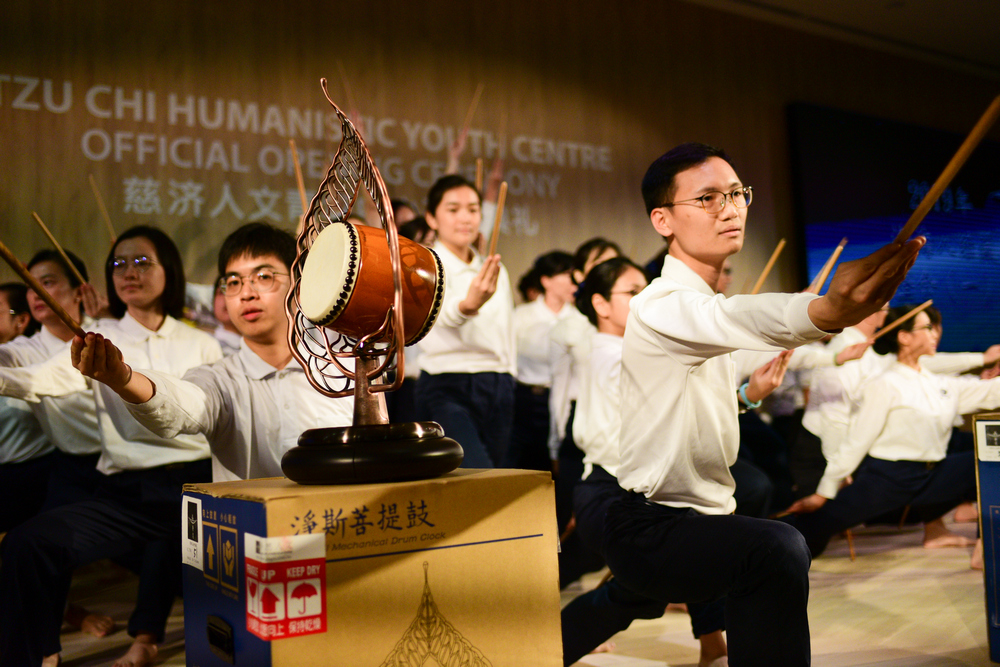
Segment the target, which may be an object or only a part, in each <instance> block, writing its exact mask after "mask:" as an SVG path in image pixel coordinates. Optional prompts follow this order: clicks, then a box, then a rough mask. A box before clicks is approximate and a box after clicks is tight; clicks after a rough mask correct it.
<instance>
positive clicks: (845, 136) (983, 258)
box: [789, 104, 1000, 352]
mask: <svg viewBox="0 0 1000 667" xmlns="http://www.w3.org/2000/svg"><path fill="white" fill-rule="evenodd" d="M789 125H790V132H791V148H792V168H793V169H792V170H793V174H794V178H795V179H796V183H795V198H796V215H797V219H798V222H799V225H800V229H801V230H802V238H803V239H804V241H805V242H804V245H803V251H802V252H803V256H802V257H801V258H800V260H801V261H802V263H803V264H802V266H803V268H804V269H805V275H807V276H808V278H809V279H810V280H811V279H812V278H813V277H815V276H816V275H817V274H818V273H819V271H820V269H821V268H822V266H823V263H824V262H825V261H826V260H827V258H828V257H829V256H830V254H831V253H832V252H833V250H834V248H836V246H837V243H839V242H840V240H841V239H842V238H844V237H847V239H848V243H847V246H846V248H845V249H844V252H843V254H842V255H841V258H840V259H841V261H845V260H850V259H856V258H858V257H863V256H865V255H867V254H869V253H871V252H873V251H874V250H876V249H877V248H879V247H881V246H883V245H885V244H886V243H888V242H890V241H891V240H892V239H893V238H895V236H896V234H897V233H898V232H899V230H900V229H902V227H903V226H904V225H905V224H906V221H907V220H908V219H909V217H910V215H911V214H912V212H913V210H914V209H916V207H917V205H918V204H919V203H920V201H921V199H922V198H923V196H924V194H925V193H926V192H927V191H928V190H929V189H930V186H931V185H933V183H934V181H935V180H936V179H937V177H938V175H939V174H940V173H941V171H943V169H944V167H945V165H947V164H948V161H949V160H950V159H951V158H952V156H953V155H954V153H955V151H956V150H957V149H958V147H959V146H960V145H961V143H962V141H963V139H964V137H963V136H960V135H956V134H951V133H948V132H941V131H937V130H929V129H925V128H919V127H914V126H910V125H904V124H902V123H898V122H893V121H887V120H880V119H877V118H870V117H866V116H861V115H856V114H851V113H846V112H843V111H837V110H834V109H828V108H823V107H816V106H810V105H804V104H793V105H790V106H789ZM970 127H971V125H970ZM918 233H919V234H923V235H924V236H926V237H927V245H926V246H925V247H924V249H923V250H922V251H921V253H920V257H919V259H918V260H917V263H916V264H915V265H914V266H913V268H912V269H911V270H910V273H909V275H908V276H907V278H906V281H905V282H904V283H903V284H902V286H900V288H899V291H897V293H896V297H895V298H894V299H893V302H892V303H893V305H901V304H906V303H913V304H919V303H922V302H924V301H926V300H927V299H934V305H935V306H937V308H938V309H940V310H941V313H942V317H943V323H944V336H943V337H942V340H941V342H940V344H939V346H938V349H939V350H941V351H950V352H958V351H977V352H981V351H983V350H985V349H986V348H987V347H989V346H990V345H992V344H994V343H1000V328H998V327H997V322H996V320H997V304H998V297H1000V279H998V277H997V275H996V273H995V272H996V271H997V270H998V268H1000V261H998V260H1000V145H998V144H996V143H990V142H984V143H982V144H980V145H979V147H978V148H977V149H976V150H975V152H974V153H973V154H972V156H971V157H970V158H969V160H968V162H966V164H965V166H964V167H963V168H962V170H961V171H960V172H959V173H958V175H957V176H956V177H955V179H954V180H953V181H952V182H951V185H950V186H949V187H948V189H947V190H946V191H945V193H944V195H943V196H942V197H941V198H940V199H939V200H938V202H937V204H935V206H934V208H933V210H932V211H931V212H930V213H929V214H928V215H927V217H926V218H925V219H924V221H923V223H922V224H921V226H920V227H919V229H918ZM824 289H825V288H824Z"/></svg>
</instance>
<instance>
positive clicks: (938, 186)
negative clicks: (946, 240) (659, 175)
mask: <svg viewBox="0 0 1000 667" xmlns="http://www.w3.org/2000/svg"><path fill="white" fill-rule="evenodd" d="M997 116H1000V95H998V96H997V97H995V98H994V99H993V102H992V104H990V106H989V107H987V109H986V112H985V113H984V114H983V115H982V118H980V119H979V122H978V123H976V125H975V127H973V128H972V131H971V132H969V136H967V137H966V138H965V141H963V142H962V145H961V146H959V147H958V151H957V152H956V153H955V156H954V157H952V158H951V162H949V163H948V166H946V167H945V168H944V171H942V172H941V175H940V176H938V179H937V180H936V181H934V185H932V186H931V189H930V190H928V191H927V194H925V195H924V198H923V199H921V200H920V204H919V205H918V206H917V208H916V210H915V211H913V215H911V216H910V219H909V220H907V221H906V226H905V227H903V229H902V230H901V231H900V232H899V234H898V235H897V236H896V240H895V243H905V242H906V241H908V240H909V238H910V237H911V236H913V232H914V231H916V229H917V226H918V225H919V224H920V223H921V222H923V220H924V217H925V216H926V215H927V214H928V213H930V211H931V208H932V207H933V206H934V204H935V203H936V202H937V200H938V199H939V198H940V197H941V195H942V194H944V190H945V188H947V187H948V184H949V183H951V180H952V179H953V178H955V175H956V174H958V170H959V169H961V168H962V165H964V164H965V161H966V160H968V159H969V156H970V155H971V154H972V151H974V150H975V149H976V146H978V145H979V142H980V141H982V140H983V137H985V136H986V133H987V132H988V131H989V129H990V127H992V126H993V123H994V122H996V119H997Z"/></svg>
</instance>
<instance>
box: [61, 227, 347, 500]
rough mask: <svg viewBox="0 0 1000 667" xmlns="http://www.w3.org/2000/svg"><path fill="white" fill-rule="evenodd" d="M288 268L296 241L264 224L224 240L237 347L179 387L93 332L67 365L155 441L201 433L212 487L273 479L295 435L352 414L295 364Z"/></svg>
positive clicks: (222, 262) (223, 286) (222, 257)
mask: <svg viewBox="0 0 1000 667" xmlns="http://www.w3.org/2000/svg"><path fill="white" fill-rule="evenodd" d="M294 261H295V239H294V238H292V236H291V235H290V234H289V233H288V232H285V231H282V230H280V229H277V228H275V227H272V226H270V225H267V224H264V223H260V222H256V223H250V224H248V225H244V226H242V227H240V228H239V229H237V230H236V231H234V232H233V233H232V234H230V235H229V236H228V237H227V238H226V240H225V241H224V242H223V244H222V248H221V249H220V251H219V273H220V275H221V276H222V278H221V279H220V291H221V292H222V294H223V295H224V296H225V299H226V308H227V310H228V313H229V316H230V318H231V319H232V321H233V323H234V324H235V325H236V327H237V328H238V329H239V331H240V333H241V334H242V338H243V344H242V347H241V348H240V351H239V352H237V353H236V354H234V355H231V356H229V357H226V358H224V359H222V360H221V361H218V362H216V363H214V364H211V365H207V366H198V367H195V368H192V369H191V370H190V371H188V372H187V373H186V374H185V375H184V379H183V380H182V379H179V378H177V377H175V376H173V375H170V374H169V373H162V372H157V371H146V370H143V371H137V370H132V369H131V367H130V366H129V364H128V361H129V360H128V359H127V358H124V357H123V355H122V354H121V352H120V351H119V350H118V348H116V347H115V346H114V344H113V342H112V341H111V340H110V339H107V338H104V337H102V336H101V335H100V334H89V335H88V336H87V339H86V341H84V340H81V339H79V338H78V339H76V340H74V342H73V362H74V365H75V366H76V367H77V368H78V369H79V370H80V372H81V373H83V374H84V375H86V376H88V377H91V378H94V379H95V380H98V381H100V382H102V383H104V384H106V385H107V386H108V387H110V388H111V389H113V390H114V391H115V393H117V394H118V395H119V396H120V397H121V398H122V399H124V401H125V405H126V408H127V409H128V411H129V413H130V414H131V415H132V416H133V417H134V418H135V419H136V420H137V421H138V422H139V423H140V424H142V425H143V426H144V427H146V428H148V429H149V430H150V431H152V432H153V433H156V434H157V435H158V436H160V437H162V438H173V437H176V436H177V434H179V433H187V434H193V433H202V434H204V435H205V436H206V437H207V438H208V442H209V444H210V445H211V447H212V464H213V470H212V478H213V480H214V481H216V482H221V481H231V480H237V479H254V478H258V477H281V476H282V472H281V457H282V456H283V455H284V453H285V452H286V451H288V450H289V449H291V448H292V447H294V446H295V444H296V442H297V441H298V437H299V436H300V435H301V434H302V432H303V431H305V430H306V429H310V428H320V427H327V426H350V425H351V423H352V420H353V416H354V399H353V398H351V397H346V398H338V399H331V398H326V397H325V396H323V395H322V394H320V393H319V392H318V391H316V390H315V389H313V387H312V386H311V385H310V384H309V382H308V380H306V376H305V373H304V372H303V370H302V367H301V366H300V365H299V364H298V363H295V362H294V361H293V357H292V352H291V350H290V349H289V347H288V317H287V316H286V314H285V296H286V294H287V293H288V287H289V267H290V266H291V264H292V263H293V262H294Z"/></svg>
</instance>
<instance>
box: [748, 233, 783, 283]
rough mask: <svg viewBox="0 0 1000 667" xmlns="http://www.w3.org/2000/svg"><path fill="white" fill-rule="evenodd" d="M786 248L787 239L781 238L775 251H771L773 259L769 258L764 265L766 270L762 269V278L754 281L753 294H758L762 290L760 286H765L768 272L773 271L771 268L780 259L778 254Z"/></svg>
mask: <svg viewBox="0 0 1000 667" xmlns="http://www.w3.org/2000/svg"><path fill="white" fill-rule="evenodd" d="M784 249H785V239H781V240H780V241H778V246H777V247H776V248H775V249H774V252H772V253H771V259H769V260H767V265H766V266H765V267H764V270H763V271H761V273H760V278H758V279H757V282H756V283H754V286H753V289H752V290H750V293H751V294H756V293H757V292H759V291H760V288H761V287H763V286H764V281H765V280H767V274H769V273H771V269H772V268H774V263H775V262H776V261H778V255H780V254H781V251H782V250H784Z"/></svg>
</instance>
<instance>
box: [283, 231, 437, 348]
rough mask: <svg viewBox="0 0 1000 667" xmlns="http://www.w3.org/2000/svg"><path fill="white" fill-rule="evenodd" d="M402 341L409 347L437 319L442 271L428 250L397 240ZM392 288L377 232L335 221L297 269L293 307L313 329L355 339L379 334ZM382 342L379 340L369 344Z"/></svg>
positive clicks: (384, 242) (382, 239) (386, 246)
mask: <svg viewBox="0 0 1000 667" xmlns="http://www.w3.org/2000/svg"><path fill="white" fill-rule="evenodd" d="M399 257H400V262H401V264H402V274H403V281H402V287H403V294H402V301H403V329H404V332H403V340H404V341H405V344H406V345H413V344H414V343H416V342H417V341H419V340H420V339H421V338H423V337H424V336H425V335H426V334H427V332H428V331H430V329H431V327H432V326H433V325H434V321H435V320H436V319H437V316H438V313H439V312H440V310H441V300H442V298H443V297H444V268H443V267H442V266H441V260H440V258H439V257H438V256H437V255H436V254H435V253H434V251H433V250H431V249H430V248H425V247H424V246H422V245H420V244H418V243H414V242H413V241H411V240H409V239H406V238H402V237H400V239H399ZM394 294H395V287H394V285H393V279H392V262H391V261H390V256H389V244H388V242H387V240H386V236H385V232H384V231H383V230H382V229H381V228H375V227H366V226H363V225H355V224H353V223H351V222H337V223H334V224H332V225H329V226H328V227H326V228H325V229H324V230H323V231H321V232H320V233H319V235H318V236H317V237H316V240H315V241H314V242H313V244H312V247H310V248H309V255H308V256H307V257H306V261H305V264H304V266H303V267H302V278H301V280H300V282H299V305H300V307H301V308H302V314H303V315H305V317H306V319H308V320H309V321H310V322H312V323H313V324H315V325H317V326H322V327H327V328H329V329H332V330H333V331H337V332H339V333H342V334H345V335H347V336H351V337H352V338H361V337H363V336H368V335H371V334H372V333H374V332H376V331H378V330H379V328H381V327H382V325H383V323H384V322H385V318H386V314H387V313H388V312H389V307H390V306H391V305H392V302H393V297H394ZM384 340H386V337H384V336H381V337H378V338H376V339H373V342H380V341H384Z"/></svg>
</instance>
